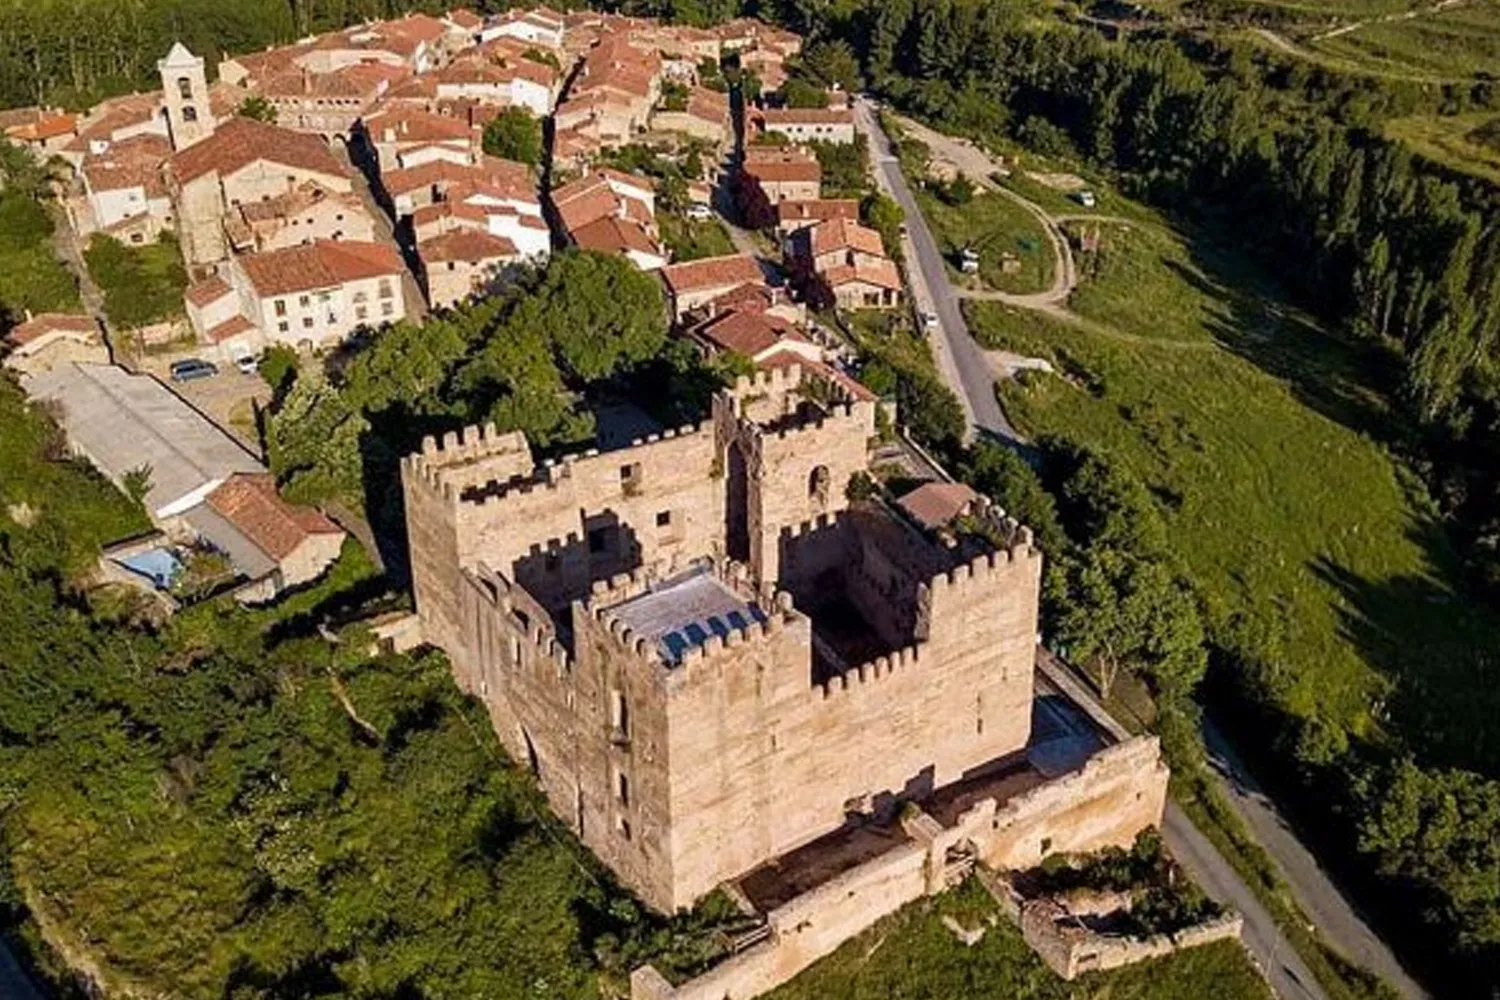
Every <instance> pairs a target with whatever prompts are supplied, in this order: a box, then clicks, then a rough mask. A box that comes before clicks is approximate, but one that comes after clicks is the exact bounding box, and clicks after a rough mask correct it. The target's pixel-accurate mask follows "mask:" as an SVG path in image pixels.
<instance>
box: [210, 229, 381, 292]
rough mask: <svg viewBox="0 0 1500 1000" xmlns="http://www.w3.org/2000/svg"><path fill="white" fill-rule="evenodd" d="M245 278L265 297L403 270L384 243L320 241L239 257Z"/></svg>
mask: <svg viewBox="0 0 1500 1000" xmlns="http://www.w3.org/2000/svg"><path fill="white" fill-rule="evenodd" d="M239 264H240V266H241V267H242V268H244V270H245V275H246V277H248V278H249V279H250V283H251V284H252V285H253V286H254V287H255V290H256V292H257V293H259V294H260V295H262V296H270V295H287V294H290V293H293V292H307V291H312V290H314V289H319V288H332V287H333V286H335V285H341V284H343V283H344V282H346V281H357V280H359V279H361V278H375V277H380V276H382V275H396V274H400V273H401V272H402V270H403V266H402V263H401V258H400V257H399V256H397V254H396V251H395V250H393V249H392V248H390V247H388V246H386V245H385V244H383V243H358V242H355V241H353V240H338V241H334V240H319V241H317V242H316V243H311V244H307V245H305V246H296V247H288V248H286V249H285V250H272V251H269V252H267V253H257V254H249V255H247V256H244V257H240V258H239Z"/></svg>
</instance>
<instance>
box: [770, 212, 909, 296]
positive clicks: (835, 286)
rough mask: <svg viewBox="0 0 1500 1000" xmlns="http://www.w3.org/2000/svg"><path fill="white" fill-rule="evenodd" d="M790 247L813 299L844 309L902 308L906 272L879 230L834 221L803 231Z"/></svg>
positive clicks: (792, 239) (800, 275)
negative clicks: (889, 251) (888, 251)
mask: <svg viewBox="0 0 1500 1000" xmlns="http://www.w3.org/2000/svg"><path fill="white" fill-rule="evenodd" d="M788 244H789V247H790V249H791V255H792V259H793V262H794V265H795V267H796V269H797V272H798V275H799V277H800V280H801V281H802V283H803V285H804V286H805V287H806V288H807V289H808V291H809V294H810V296H811V297H812V298H813V299H815V300H817V301H821V302H824V303H827V304H831V305H838V306H840V307H841V308H845V309H868V308H881V309H888V308H893V307H895V306H897V305H900V303H901V301H902V297H903V291H904V289H903V285H902V282H901V272H900V270H899V269H898V268H897V267H896V265H895V263H894V262H893V261H892V260H891V259H890V258H889V257H887V256H886V255H885V246H884V244H883V243H882V242H881V239H880V234H879V233H878V232H876V231H875V230H873V229H870V228H868V227H867V226H862V225H860V224H859V223H857V222H851V221H850V220H848V219H843V218H835V219H829V220H828V221H826V222H820V223H818V224H817V225H815V226H809V227H807V228H804V229H801V230H798V231H797V232H795V233H793V234H792V236H791V238H790V239H789V240H788Z"/></svg>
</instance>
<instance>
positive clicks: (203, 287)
mask: <svg viewBox="0 0 1500 1000" xmlns="http://www.w3.org/2000/svg"><path fill="white" fill-rule="evenodd" d="M231 291H233V289H231V288H230V287H229V282H227V281H225V280H224V279H223V278H221V277H219V276H218V275H214V276H213V277H212V278H205V279H203V280H202V281H200V282H198V283H197V284H194V285H189V286H188V290H187V291H186V292H185V293H183V298H185V299H187V300H188V302H189V303H190V304H192V305H195V306H197V307H198V308H200V309H201V308H203V307H204V306H206V305H208V304H210V303H212V302H217V301H219V300H220V299H222V298H223V297H224V296H226V295H228V294H229V293H230V292H231Z"/></svg>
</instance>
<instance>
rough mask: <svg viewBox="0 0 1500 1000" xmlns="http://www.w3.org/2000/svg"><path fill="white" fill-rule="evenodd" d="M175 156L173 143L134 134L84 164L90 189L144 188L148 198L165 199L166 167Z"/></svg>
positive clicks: (91, 157) (112, 144)
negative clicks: (172, 156)
mask: <svg viewBox="0 0 1500 1000" xmlns="http://www.w3.org/2000/svg"><path fill="white" fill-rule="evenodd" d="M171 155H172V144H171V143H169V142H168V141H167V140H166V139H164V138H163V137H161V136H159V135H156V134H154V133H149V132H148V133H146V134H144V135H134V136H131V137H130V138H129V139H124V140H122V141H120V142H116V143H111V144H110V147H109V149H107V150H105V151H104V153H102V154H100V155H98V156H93V155H91V156H88V157H86V158H85V159H84V161H83V167H82V170H83V175H84V177H85V178H87V180H88V183H89V188H90V190H93V191H122V190H125V189H128V188H137V187H138V188H144V189H145V191H146V195H147V196H148V197H157V198H160V197H165V195H166V193H167V189H166V184H165V182H164V181H163V179H162V165H163V164H165V163H166V162H167V160H168V159H169V158H170V157H171Z"/></svg>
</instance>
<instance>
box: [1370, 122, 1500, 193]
mask: <svg viewBox="0 0 1500 1000" xmlns="http://www.w3.org/2000/svg"><path fill="white" fill-rule="evenodd" d="M1384 128H1385V134H1386V136H1387V137H1388V138H1391V139H1396V140H1399V141H1401V142H1403V143H1405V144H1406V146H1407V147H1408V148H1410V149H1411V150H1412V152H1414V153H1416V154H1417V155H1419V156H1423V157H1426V158H1427V159H1429V160H1432V161H1433V162H1434V163H1439V164H1441V165H1443V166H1445V167H1449V168H1451V169H1453V170H1458V171H1462V172H1464V173H1469V174H1473V175H1474V176H1476V177H1481V178H1483V179H1485V180H1487V181H1490V182H1491V183H1494V184H1500V115H1497V114H1495V113H1494V112H1492V111H1484V112H1479V113H1477V114H1467V115H1454V116H1452V117H1438V116H1435V115H1416V116H1413V117H1410V118H1393V119H1391V120H1390V121H1388V122H1386V123H1385V126H1384Z"/></svg>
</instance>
